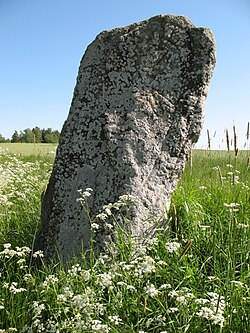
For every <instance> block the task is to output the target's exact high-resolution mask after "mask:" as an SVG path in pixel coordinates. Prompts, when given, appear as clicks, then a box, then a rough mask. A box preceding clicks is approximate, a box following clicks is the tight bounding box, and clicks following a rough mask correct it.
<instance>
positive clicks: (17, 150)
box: [0, 142, 57, 157]
mask: <svg viewBox="0 0 250 333" xmlns="http://www.w3.org/2000/svg"><path fill="white" fill-rule="evenodd" d="M56 147H57V144H53V143H10V142H6V143H0V150H1V149H4V150H5V149H7V150H8V151H9V152H10V153H11V154H17V155H18V156H35V157H43V156H54V155H55V151H56Z"/></svg>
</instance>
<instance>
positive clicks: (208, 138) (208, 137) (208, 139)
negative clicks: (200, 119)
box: [207, 129, 211, 150]
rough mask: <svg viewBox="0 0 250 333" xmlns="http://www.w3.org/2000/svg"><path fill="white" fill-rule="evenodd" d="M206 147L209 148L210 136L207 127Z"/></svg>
mask: <svg viewBox="0 0 250 333" xmlns="http://www.w3.org/2000/svg"><path fill="white" fill-rule="evenodd" d="M207 149H209V150H210V149H211V138H210V134H209V129H207Z"/></svg>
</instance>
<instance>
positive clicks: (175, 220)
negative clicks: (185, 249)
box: [172, 204, 179, 234]
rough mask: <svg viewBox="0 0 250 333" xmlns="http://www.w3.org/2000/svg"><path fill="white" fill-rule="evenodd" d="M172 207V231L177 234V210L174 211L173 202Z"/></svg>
mask: <svg viewBox="0 0 250 333" xmlns="http://www.w3.org/2000/svg"><path fill="white" fill-rule="evenodd" d="M172 207H173V208H172V217H173V222H174V225H173V228H174V232H175V233H176V234H177V232H178V229H179V222H178V217H177V211H176V206H175V204H173V206H172Z"/></svg>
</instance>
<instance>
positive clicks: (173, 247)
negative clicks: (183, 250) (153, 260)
mask: <svg viewBox="0 0 250 333" xmlns="http://www.w3.org/2000/svg"><path fill="white" fill-rule="evenodd" d="M165 247H166V250H167V251H168V252H169V253H173V252H176V251H178V250H179V248H180V247H181V244H180V243H178V242H167V243H166V245H165Z"/></svg>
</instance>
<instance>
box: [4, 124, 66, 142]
mask: <svg viewBox="0 0 250 333" xmlns="http://www.w3.org/2000/svg"><path fill="white" fill-rule="evenodd" d="M59 137H60V132H59V131H57V130H55V131H53V130H52V128H47V129H45V128H43V129H41V128H39V127H37V126H36V127H34V128H32V129H30V128H26V129H25V130H23V131H20V132H18V131H15V132H14V133H13V134H12V137H11V139H10V140H9V139H5V138H4V137H3V135H1V134H0V143H1V142H25V143H58V142H59Z"/></svg>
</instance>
